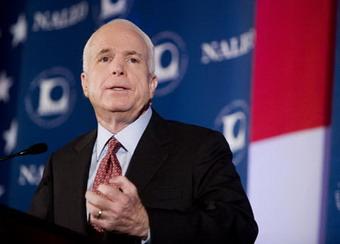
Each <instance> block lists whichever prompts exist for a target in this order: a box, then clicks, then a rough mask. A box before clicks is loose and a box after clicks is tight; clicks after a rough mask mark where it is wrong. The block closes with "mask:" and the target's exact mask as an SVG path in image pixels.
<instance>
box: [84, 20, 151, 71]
mask: <svg viewBox="0 0 340 244" xmlns="http://www.w3.org/2000/svg"><path fill="white" fill-rule="evenodd" d="M114 23H125V24H127V25H129V26H130V27H132V28H133V29H134V30H136V31H137V33H139V34H140V36H141V37H142V38H143V40H144V41H145V44H146V46H147V49H148V60H147V65H148V68H149V72H150V74H154V73H155V61H154V45H153V43H152V41H151V39H150V37H149V36H148V35H147V34H146V33H145V32H144V31H142V29H141V28H139V27H138V26H137V25H135V24H134V23H132V22H131V21H129V20H126V19H114V20H111V21H110V22H108V23H106V24H104V25H102V26H101V27H100V28H102V27H103V26H106V25H110V24H114ZM100 28H99V29H98V30H100ZM98 30H96V31H95V32H93V33H92V35H91V36H90V38H89V39H88V40H87V42H86V44H85V46H84V50H83V71H87V68H88V56H89V48H90V44H91V42H92V39H93V37H94V35H95V34H96V33H97V31H98Z"/></svg>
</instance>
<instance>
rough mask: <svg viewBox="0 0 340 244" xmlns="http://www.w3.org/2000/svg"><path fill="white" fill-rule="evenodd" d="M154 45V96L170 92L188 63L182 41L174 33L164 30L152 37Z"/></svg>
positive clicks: (179, 79)
mask: <svg viewBox="0 0 340 244" xmlns="http://www.w3.org/2000/svg"><path fill="white" fill-rule="evenodd" d="M152 42H153V43H154V45H155V72H156V75H157V78H158V87H157V90H156V93H155V95H156V96H164V95H167V94H169V93H170V92H172V91H173V90H174V89H175V88H176V87H177V86H178V85H179V83H180V82H181V80H182V78H183V76H184V74H185V71H186V69H187V65H188V54H187V49H186V45H185V43H184V41H183V40H182V38H181V37H180V36H179V35H177V34H176V33H173V32H169V31H165V32H161V33H158V34H157V35H155V36H154V37H153V38H152Z"/></svg>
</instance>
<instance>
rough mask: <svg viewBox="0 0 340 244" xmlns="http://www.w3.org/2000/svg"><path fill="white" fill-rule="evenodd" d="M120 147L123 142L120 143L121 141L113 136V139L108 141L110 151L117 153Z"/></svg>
mask: <svg viewBox="0 0 340 244" xmlns="http://www.w3.org/2000/svg"><path fill="white" fill-rule="evenodd" d="M120 147H121V144H120V143H119V141H118V140H117V139H116V138H114V137H111V139H110V140H109V142H108V151H109V152H113V153H117V152H118V150H119V148H120Z"/></svg>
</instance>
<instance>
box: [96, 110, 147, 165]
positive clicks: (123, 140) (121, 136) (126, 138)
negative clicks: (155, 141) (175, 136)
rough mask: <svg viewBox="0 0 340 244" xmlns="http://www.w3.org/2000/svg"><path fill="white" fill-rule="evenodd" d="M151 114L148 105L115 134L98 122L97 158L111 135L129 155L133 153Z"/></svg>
mask: <svg viewBox="0 0 340 244" xmlns="http://www.w3.org/2000/svg"><path fill="white" fill-rule="evenodd" d="M151 115H152V109H151V107H149V108H148V109H147V110H146V111H145V112H144V113H143V114H141V115H140V116H139V118H138V119H136V120H135V121H134V122H132V123H131V124H129V125H128V126H126V127H125V128H124V129H122V130H121V131H119V132H118V133H117V134H115V135H114V134H112V133H111V132H110V131H108V130H107V129H106V128H104V127H103V126H102V125H101V124H100V123H98V134H97V142H96V146H97V148H96V149H97V150H96V153H97V158H99V156H100V154H101V152H102V150H103V149H104V147H105V145H106V143H107V141H108V140H109V139H110V138H111V137H112V136H115V138H116V139H117V140H118V141H119V142H120V144H121V145H122V146H123V148H124V149H125V150H126V151H128V152H129V153H130V154H131V155H132V154H133V153H134V151H135V149H136V147H137V144H138V142H139V140H140V138H141V137H142V134H143V132H144V130H145V128H146V126H147V125H148V123H149V121H150V119H151Z"/></svg>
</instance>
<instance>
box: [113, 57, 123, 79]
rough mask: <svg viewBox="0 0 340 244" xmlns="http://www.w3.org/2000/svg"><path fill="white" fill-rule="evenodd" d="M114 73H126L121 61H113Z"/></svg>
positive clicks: (118, 74)
mask: <svg viewBox="0 0 340 244" xmlns="http://www.w3.org/2000/svg"><path fill="white" fill-rule="evenodd" d="M112 74H113V75H115V76H121V75H124V67H123V65H122V63H121V62H120V61H118V60H117V61H116V62H113V65H112Z"/></svg>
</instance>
